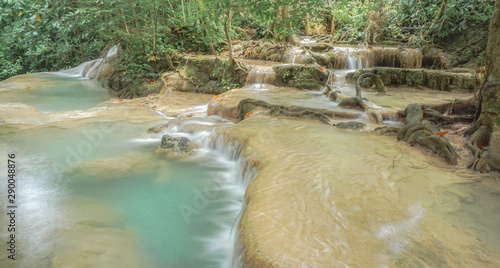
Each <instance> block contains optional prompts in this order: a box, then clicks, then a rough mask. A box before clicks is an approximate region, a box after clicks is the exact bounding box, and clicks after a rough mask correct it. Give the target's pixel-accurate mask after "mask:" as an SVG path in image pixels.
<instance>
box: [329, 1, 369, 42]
mask: <svg viewBox="0 0 500 268" xmlns="http://www.w3.org/2000/svg"><path fill="white" fill-rule="evenodd" d="M329 8H330V9H331V10H332V16H333V17H334V18H335V23H336V24H337V26H336V28H337V29H339V31H337V32H336V34H335V39H336V40H341V41H362V40H363V31H364V29H365V26H366V21H367V19H366V15H367V14H368V12H369V11H370V10H371V9H372V6H371V5H367V4H363V3H361V2H358V1H339V2H335V3H332V4H331V6H330V7H329Z"/></svg>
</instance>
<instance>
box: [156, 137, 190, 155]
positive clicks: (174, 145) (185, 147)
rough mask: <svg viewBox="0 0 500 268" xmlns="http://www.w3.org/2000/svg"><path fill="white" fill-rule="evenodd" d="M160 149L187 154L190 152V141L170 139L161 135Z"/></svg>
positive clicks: (180, 138)
mask: <svg viewBox="0 0 500 268" xmlns="http://www.w3.org/2000/svg"><path fill="white" fill-rule="evenodd" d="M160 147H161V148H162V149H166V150H170V151H172V152H174V153H182V154H185V153H188V152H190V151H191V150H192V146H191V141H190V140H189V139H188V138H186V137H172V136H170V135H163V137H162V138H161V145H160Z"/></svg>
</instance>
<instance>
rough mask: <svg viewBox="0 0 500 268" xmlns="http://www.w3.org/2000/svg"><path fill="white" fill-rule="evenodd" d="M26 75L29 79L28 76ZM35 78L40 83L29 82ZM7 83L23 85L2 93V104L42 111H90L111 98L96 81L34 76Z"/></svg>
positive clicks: (0, 97) (0, 94)
mask: <svg viewBox="0 0 500 268" xmlns="http://www.w3.org/2000/svg"><path fill="white" fill-rule="evenodd" d="M25 76H26V77H25ZM33 79H35V80H36V83H29V82H31V80H33ZM5 82H16V83H15V84H18V85H21V84H23V82H28V84H27V85H26V86H25V87H23V86H20V88H19V89H16V90H8V91H1V87H0V103H14V102H18V103H24V104H26V105H29V106H31V107H34V108H36V109H37V110H39V111H41V112H46V113H49V112H50V113H52V112H62V111H70V110H81V109H88V108H91V107H93V106H94V105H96V104H98V103H99V102H102V101H105V100H107V99H109V98H110V95H109V93H108V92H107V90H105V89H103V88H102V87H101V86H100V84H99V83H98V82H96V81H95V80H89V79H81V78H75V77H69V76H63V75H56V74H44V73H39V74H30V75H21V76H15V77H12V78H9V79H8V80H6V81H4V83H5Z"/></svg>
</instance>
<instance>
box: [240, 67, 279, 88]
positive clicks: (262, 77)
mask: <svg viewBox="0 0 500 268" xmlns="http://www.w3.org/2000/svg"><path fill="white" fill-rule="evenodd" d="M275 79H276V73H275V72H274V70H273V68H272V67H271V66H255V67H254V68H252V70H250V72H249V73H248V76H247V80H246V85H252V84H258V85H263V84H273V83H274V80H275Z"/></svg>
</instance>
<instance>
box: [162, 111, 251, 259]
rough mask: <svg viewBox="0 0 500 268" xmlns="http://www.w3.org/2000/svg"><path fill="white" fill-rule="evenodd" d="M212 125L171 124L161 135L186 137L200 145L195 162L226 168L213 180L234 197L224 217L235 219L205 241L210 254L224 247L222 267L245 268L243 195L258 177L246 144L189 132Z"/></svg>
mask: <svg viewBox="0 0 500 268" xmlns="http://www.w3.org/2000/svg"><path fill="white" fill-rule="evenodd" d="M198 124H203V125H213V124H215V123H212V122H204V121H200V120H197V119H189V120H184V121H180V122H177V123H175V124H171V125H169V126H168V127H167V129H165V130H164V131H162V134H165V133H168V134H169V135H171V136H182V137H187V138H189V139H190V140H191V141H193V142H196V143H198V144H201V146H200V148H199V149H197V154H196V155H195V156H193V157H194V158H193V159H196V158H207V157H209V158H215V159H216V161H215V162H218V163H220V164H221V167H224V168H226V170H225V171H223V172H221V173H217V174H214V177H213V180H214V182H215V183H216V184H218V185H219V187H220V189H222V188H225V189H229V191H230V192H231V193H232V195H233V196H232V197H231V200H232V201H234V204H232V205H231V206H229V207H226V208H224V214H227V213H230V214H231V215H232V216H234V218H232V219H231V221H232V225H230V226H229V225H226V224H225V223H223V222H221V223H220V224H221V226H224V228H223V229H222V231H221V232H220V233H218V234H216V235H214V236H212V237H210V238H207V239H205V240H204V241H206V242H205V243H206V247H207V248H208V250H213V248H214V247H224V250H223V251H224V252H227V253H228V254H227V255H226V256H225V259H223V260H221V261H222V263H220V264H219V267H223V268H231V267H242V266H243V264H242V260H241V256H242V253H243V245H242V244H241V239H240V233H239V223H240V218H241V215H242V213H243V210H244V207H245V206H244V202H243V199H244V194H245V190H246V188H247V186H248V185H249V184H250V182H252V180H253V179H254V178H255V176H256V175H257V173H258V171H259V170H258V169H257V167H255V166H254V165H253V164H252V162H251V161H250V159H249V157H248V156H246V149H245V144H244V143H241V142H239V141H238V140H236V139H234V138H231V137H228V136H225V135H224V134H220V133H218V132H216V130H215V129H212V130H211V131H196V132H190V131H189V125H198Z"/></svg>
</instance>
